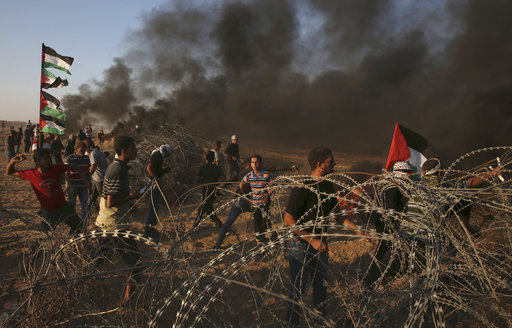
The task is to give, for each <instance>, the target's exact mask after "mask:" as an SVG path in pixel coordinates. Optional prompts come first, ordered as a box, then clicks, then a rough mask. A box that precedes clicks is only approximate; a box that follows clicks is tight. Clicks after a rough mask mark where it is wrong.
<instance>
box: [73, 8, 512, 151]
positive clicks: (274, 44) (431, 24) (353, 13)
mask: <svg viewBox="0 0 512 328" xmlns="http://www.w3.org/2000/svg"><path fill="white" fill-rule="evenodd" d="M511 16H512V2H510V1H506V0H501V1H499V0H497V1H477V0H460V1H457V0H438V1H428V2H418V3H416V2H414V3H408V2H403V1H399V0H385V1H372V0H361V1H348V0H343V1H335V2H333V1H319V0H309V1H307V0H302V1H286V0H262V1H228V0H226V1H224V2H217V1H214V2H211V3H209V2H206V3H205V2H200V3H199V2H198V3H197V5H196V3H195V2H187V3H183V2H182V3H179V4H175V3H169V4H168V5H165V6H162V7H159V8H156V9H154V10H152V11H151V12H149V13H147V14H146V15H145V16H144V17H143V27H142V28H141V29H140V30H138V31H135V32H132V33H131V34H130V36H129V38H130V42H131V45H132V46H131V47H130V48H129V49H128V50H127V52H126V55H125V56H124V57H123V58H116V59H115V60H114V65H113V66H112V67H111V68H109V69H107V70H105V73H104V79H103V80H102V81H95V82H94V83H92V84H91V85H83V86H81V88H80V92H79V94H77V95H68V96H66V97H65V98H64V99H63V104H64V106H65V108H66V109H67V113H68V126H70V127H71V128H76V127H78V126H79V124H83V123H84V122H85V121H86V120H87V121H90V122H93V120H94V119H96V120H98V121H99V120H107V121H108V122H111V123H112V125H113V124H114V123H116V122H124V123H123V124H124V125H126V124H128V125H129V124H131V123H134V122H137V124H141V125H142V126H143V128H145V129H151V128H154V127H155V126H158V125H159V124H160V122H162V121H169V122H173V123H175V122H177V123H181V124H183V125H184V126H185V127H186V128H187V129H189V130H193V131H195V132H196V133H198V134H200V135H203V136H205V137H210V138H219V137H227V136H229V135H231V134H233V133H236V134H238V135H239V136H240V137H241V141H242V142H243V140H244V139H246V140H253V141H258V142H261V143H268V144H272V143H279V144H280V145H286V144H288V145H293V146H295V147H297V146H300V147H309V146H311V145H326V146H329V147H331V148H333V149H336V150H339V151H345V152H349V153H355V154H356V153H357V154H370V155H384V156H385V155H386V154H387V151H388V149H389V144H390V141H391V137H392V133H393V127H394V124H395V123H396V122H400V123H401V124H403V125H405V126H407V127H408V128H410V129H412V130H415V131H417V132H419V133H420V134H422V135H424V136H425V137H426V138H427V139H428V140H429V141H430V142H431V144H432V145H433V146H434V148H435V149H436V150H437V151H438V152H439V153H440V154H441V156H443V157H444V158H445V159H447V160H449V159H453V158H454V157H457V156H459V155H461V154H463V153H464V152H466V151H469V150H472V149H475V148H478V147H484V146H490V145H503V144H510V142H511V141H512V140H511V139H512V138H511V137H510V135H509V134H508V132H507V131H509V130H510V128H511V127H512V115H510V114H509V113H510V106H511V104H512V96H511V94H512V93H511V91H512V78H511V77H510V74H509V72H510V71H511V68H512V67H511V66H512V61H510V58H512V57H511V55H512V53H511V52H512V42H511V41H512V40H511V36H512V21H511V20H510V19H509V17H511ZM134 124H135V123H134Z"/></svg>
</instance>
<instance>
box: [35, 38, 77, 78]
mask: <svg viewBox="0 0 512 328" xmlns="http://www.w3.org/2000/svg"><path fill="white" fill-rule="evenodd" d="M73 60H74V59H73V58H72V57H68V56H62V55H59V54H58V53H57V52H56V51H55V50H53V49H52V48H50V47H47V46H45V45H44V43H43V60H42V61H43V68H56V69H60V70H61V71H64V72H66V73H68V74H71V73H70V72H69V68H70V67H71V64H73Z"/></svg>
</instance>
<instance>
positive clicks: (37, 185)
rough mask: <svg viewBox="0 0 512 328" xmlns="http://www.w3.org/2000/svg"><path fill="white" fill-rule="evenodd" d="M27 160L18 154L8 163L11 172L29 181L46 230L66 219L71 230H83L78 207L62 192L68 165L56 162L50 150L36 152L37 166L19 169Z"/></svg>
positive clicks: (35, 161)
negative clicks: (20, 164) (68, 200)
mask: <svg viewBox="0 0 512 328" xmlns="http://www.w3.org/2000/svg"><path fill="white" fill-rule="evenodd" d="M25 159H26V157H25V155H16V156H14V157H13V158H12V159H11V161H10V162H9V165H7V169H6V174H7V175H12V176H13V175H18V176H19V177H20V178H21V179H22V180H28V181H29V182H30V184H31V185H32V189H34V192H35V194H36V196H37V199H38V200H39V203H40V204H41V209H40V211H39V212H38V214H39V215H40V216H41V218H42V219H43V223H42V225H43V229H44V230H45V231H50V230H54V229H55V228H56V226H57V225H58V224H59V223H61V222H64V223H66V224H67V225H68V226H70V227H71V230H70V233H75V232H78V231H80V229H81V228H82V221H81V220H80V218H79V217H78V215H76V212H75V207H74V206H73V205H72V204H70V203H68V202H66V198H65V197H64V192H63V191H62V187H61V183H60V177H61V175H62V173H64V172H66V171H67V170H68V166H67V165H64V164H53V165H52V160H51V158H50V154H49V153H48V151H47V150H44V149H37V150H35V151H34V163H35V164H36V167H35V168H34V169H29V170H16V168H15V165H16V164H17V163H20V162H22V161H24V160H25Z"/></svg>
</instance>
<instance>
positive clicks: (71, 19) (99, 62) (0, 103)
mask: <svg viewBox="0 0 512 328" xmlns="http://www.w3.org/2000/svg"><path fill="white" fill-rule="evenodd" d="M160 3H162V1H156V0H144V1H138V0H109V1H99V0H87V1H78V0H71V1H61V0H47V1H39V0H23V1H1V2H0V40H1V43H2V49H3V51H1V52H0V60H1V62H2V63H3V69H2V71H3V75H4V77H5V78H4V79H2V80H1V81H0V89H1V90H2V92H1V94H2V97H0V119H4V120H25V121H26V120H29V119H31V120H32V121H37V119H38V116H39V84H40V74H41V44H42V43H44V44H45V45H47V46H49V47H51V48H53V49H54V50H55V51H57V52H58V53H59V54H61V55H64V56H70V57H74V58H75V61H74V63H73V65H72V66H71V75H68V76H67V79H68V81H69V86H67V87H64V88H60V89H51V90H50V91H49V92H50V93H51V94H52V95H54V96H55V97H57V98H60V97H61V96H62V95H64V94H67V93H75V92H77V88H78V86H79V85H80V84H82V83H86V82H87V81H89V80H91V79H93V78H98V77H101V74H102V72H103V70H105V69H106V68H108V67H109V66H110V65H111V64H112V59H113V58H114V57H118V56H121V55H122V54H123V53H124V50H125V48H126V45H125V42H126V37H127V35H128V33H129V32H130V31H131V30H133V29H136V28H138V27H139V25H140V24H141V19H140V18H141V16H142V15H143V14H144V13H148V12H149V11H150V10H151V9H152V8H154V7H155V6H158V5H159V4H160ZM54 72H56V71H55V70H54ZM57 75H58V76H61V77H64V76H66V75H67V74H65V73H63V74H61V73H60V72H59V74H57Z"/></svg>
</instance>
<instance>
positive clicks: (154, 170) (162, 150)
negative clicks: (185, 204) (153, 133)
mask: <svg viewBox="0 0 512 328" xmlns="http://www.w3.org/2000/svg"><path fill="white" fill-rule="evenodd" d="M172 151H173V150H172V147H171V146H170V145H161V146H160V147H159V148H158V149H155V150H153V152H152V153H151V157H150V158H149V164H148V166H147V167H146V170H147V172H148V174H149V177H150V178H151V192H149V193H148V194H149V198H148V202H149V210H148V215H147V216H146V226H145V228H144V236H145V237H153V238H154V239H156V237H158V232H157V230H156V228H155V227H156V225H157V222H156V214H157V212H158V207H159V206H160V198H161V191H160V189H161V188H162V186H161V178H162V176H163V175H164V174H165V173H167V172H170V171H171V169H170V168H169V167H165V168H164V167H162V166H163V161H164V158H169V156H171V154H172Z"/></svg>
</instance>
